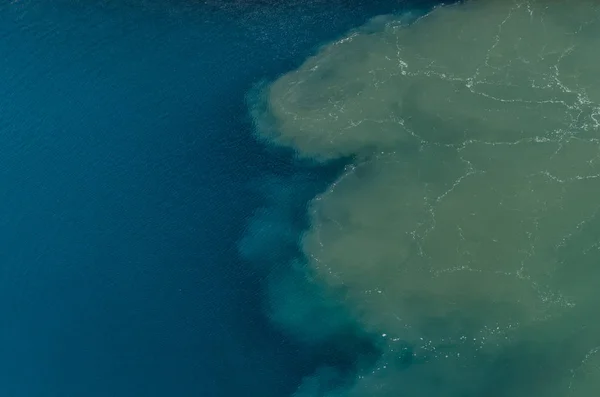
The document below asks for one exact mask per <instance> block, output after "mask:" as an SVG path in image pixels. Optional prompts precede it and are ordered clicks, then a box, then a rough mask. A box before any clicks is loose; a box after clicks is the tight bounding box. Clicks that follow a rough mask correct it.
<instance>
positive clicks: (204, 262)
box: [0, 0, 405, 397]
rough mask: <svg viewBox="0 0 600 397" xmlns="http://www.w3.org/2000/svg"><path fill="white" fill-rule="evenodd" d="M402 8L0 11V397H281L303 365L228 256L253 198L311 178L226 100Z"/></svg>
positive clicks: (309, 186) (175, 6)
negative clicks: (267, 183)
mask: <svg viewBox="0 0 600 397" xmlns="http://www.w3.org/2000/svg"><path fill="white" fill-rule="evenodd" d="M93 4H96V5H93ZM367 4H368V5H367ZM402 7H405V5H401V4H400V3H398V2H392V1H383V0H381V1H367V0H365V1H364V4H362V5H361V4H360V2H358V1H353V2H346V3H344V2H342V1H336V0H333V1H324V0H323V1H318V2H300V1H296V2H294V3H293V4H292V3H291V2H289V3H285V2H277V4H269V3H268V2H246V1H239V2H216V1H215V2H208V3H203V2H195V1H188V2H185V1H166V0H164V1H158V0H157V1H151V2H150V1H141V0H140V1H121V2H87V1H76V0H73V1H59V0H56V1H41V0H39V1H33V0H21V1H15V2H12V4H10V3H9V2H3V3H2V4H1V5H0V54H2V56H1V59H0V203H1V206H0V396H2V397H25V396H26V397H38V396H40V397H41V396H43V397H54V396H56V397H58V396H60V397H65V396H66V397H68V396H92V397H95V396H111V397H124V396H128V397H129V396H147V397H151V396H167V395H168V396H236V395H237V396H241V395H244V396H259V395H260V396H265V397H267V396H269V397H270V396H285V395H289V394H290V392H291V391H292V390H294V388H295V387H296V385H297V384H298V382H299V380H300V378H301V377H302V376H303V375H304V374H307V373H311V372H312V370H313V369H314V367H315V366H318V365H319V363H318V361H319V360H321V359H322V355H320V354H318V352H317V353H313V352H307V351H306V350H305V349H303V346H301V345H300V344H299V343H298V342H295V341H294V340H292V339H291V338H289V337H288V336H286V335H285V334H283V333H281V332H280V331H279V330H277V329H274V328H273V327H272V326H271V325H270V324H269V322H268V319H267V318H266V316H265V315H264V313H263V308H262V304H261V292H260V287H261V283H262V280H263V278H264V274H265V271H267V270H268V269H264V268H260V269H259V268H257V267H256V265H255V264H252V263H249V261H247V260H245V259H243V258H241V257H240V255H239V252H238V245H239V241H240V238H241V237H242V236H243V234H244V230H245V227H246V225H247V224H248V222H249V218H250V217H251V216H252V214H253V211H255V209H257V208H259V207H260V206H262V205H264V197H263V196H262V194H261V192H260V189H256V186H257V185H260V184H261V182H260V181H263V180H264V179H265V178H267V179H269V178H271V179H272V178H275V180H277V179H278V178H283V179H285V180H296V179H295V178H298V179H299V180H301V181H302V182H299V183H300V184H302V189H303V190H302V191H303V192H304V193H303V194H304V195H305V196H306V199H308V198H309V197H310V196H311V195H312V194H313V193H314V191H316V190H318V189H319V186H321V183H322V182H323V181H324V180H325V179H327V178H328V177H329V176H330V170H317V169H312V168H307V167H305V166H302V165H299V164H297V163H296V162H294V161H293V159H292V157H291V156H290V154H289V153H281V152H278V151H276V150H274V149H272V148H268V147H266V146H264V145H262V144H261V143H259V142H257V141H256V140H255V139H254V137H253V135H252V125H251V123H250V122H249V119H248V116H247V104H246V103H245V95H246V94H247V92H248V91H249V90H250V89H251V88H252V86H253V84H255V83H256V82H258V81H260V80H261V79H263V78H267V79H268V78H273V77H275V76H277V75H278V74H280V73H283V72H285V71H287V70H289V69H291V68H293V67H294V66H295V65H297V64H298V63H299V62H301V61H302V60H303V59H304V58H305V57H306V56H307V55H308V54H310V53H311V51H312V50H313V49H314V48H315V47H316V46H317V45H318V44H320V43H322V42H323V41H326V40H329V39H332V38H335V37H336V36H338V35H340V34H342V33H343V32H344V31H345V30H347V29H349V28H352V27H354V26H356V25H358V24H360V23H362V22H364V21H365V20H366V19H367V18H369V17H371V16H374V15H377V14H380V13H387V12H390V11H394V10H398V9H399V8H402ZM289 178H291V179H289ZM303 197H304V196H302V195H300V198H302V199H304V198H303ZM292 204H293V205H295V206H296V207H298V206H299V208H296V210H298V211H299V212H302V211H301V206H302V203H297V202H296V201H295V202H294V203H292ZM292 204H290V205H292ZM266 266H268V265H266Z"/></svg>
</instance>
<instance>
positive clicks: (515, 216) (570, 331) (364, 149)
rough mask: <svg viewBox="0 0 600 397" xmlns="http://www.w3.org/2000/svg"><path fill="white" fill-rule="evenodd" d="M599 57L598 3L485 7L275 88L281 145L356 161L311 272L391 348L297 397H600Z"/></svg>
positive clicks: (298, 74)
mask: <svg viewBox="0 0 600 397" xmlns="http://www.w3.org/2000/svg"><path fill="white" fill-rule="evenodd" d="M599 49H600V6H599V5H597V2H595V1H584V0H581V1H573V2H562V1H552V0H537V1H534V0H532V1H508V0H503V1H501V0H498V1H494V0H472V1H467V2H464V3H462V4H457V5H452V6H442V7H438V8H436V9H435V10H433V11H432V12H431V13H429V14H427V15H425V16H423V17H420V18H418V19H416V20H412V21H411V20H409V19H408V18H406V17H382V18H379V19H378V20H375V21H373V22H372V23H371V24H369V26H368V27H365V28H359V29H357V30H355V31H352V32H349V33H348V35H347V36H346V37H342V38H340V39H339V40H338V41H336V42H333V43H329V44H328V45H325V46H324V47H323V48H321V49H320V50H319V51H318V52H317V53H316V55H315V56H314V57H312V58H310V59H307V60H306V62H305V63H304V64H303V65H302V66H301V67H299V68H298V69H297V70H294V71H291V72H289V73H288V74H286V75H283V76H281V77H280V78H279V79H277V80H276V81H274V82H272V83H271V84H270V85H269V86H268V87H266V89H265V91H264V96H263V98H262V101H263V102H262V104H261V106H260V107H257V109H262V111H261V112H259V111H257V112H256V114H255V117H256V120H257V124H258V126H259V128H260V131H261V132H262V133H263V134H264V137H265V138H267V139H270V140H271V141H273V142H276V143H277V144H279V145H283V146H289V147H291V148H293V149H295V150H296V151H297V152H298V155H299V156H300V157H307V158H312V159H316V160H318V161H329V160H332V159H337V158H343V157H346V156H349V157H350V158H352V159H353V160H352V163H351V164H350V165H349V166H348V167H347V168H346V172H345V173H344V174H343V175H342V176H341V177H340V178H339V179H338V180H337V181H336V182H335V183H333V184H332V185H331V186H330V187H329V188H328V189H327V190H326V191H325V192H324V193H322V194H321V195H319V196H318V197H316V198H315V199H314V200H313V202H312V205H311V208H310V215H311V226H310V228H309V229H308V230H307V231H306V233H305V235H304V238H303V241H302V251H303V258H302V261H303V262H304V263H305V265H306V267H307V269H308V270H307V274H306V276H307V277H310V280H311V281H310V283H311V284H312V285H313V286H318V288H320V289H321V291H322V292H323V293H324V294H328V296H331V298H330V299H331V300H335V301H336V302H337V303H338V304H340V305H341V306H342V309H340V310H339V311H338V313H341V312H343V313H345V315H346V316H347V317H348V319H347V321H348V323H353V324H356V325H357V327H358V328H359V329H360V330H361V332H364V333H365V334H367V335H371V338H372V341H373V344H375V345H376V346H377V347H378V349H379V351H380V353H381V354H380V355H379V358H378V359H377V360H375V362H374V363H373V362H372V361H369V362H367V363H365V364H364V365H359V368H358V370H357V372H356V373H355V374H354V376H353V377H352V379H350V380H348V381H347V382H345V383H344V385H343V386H340V387H337V388H335V389H334V390H328V391H325V392H323V390H322V389H320V388H319V387H318V384H319V378H320V376H321V375H320V374H315V376H314V377H313V378H308V379H307V380H306V382H305V386H304V387H302V388H301V389H300V390H299V391H298V393H297V396H321V395H325V396H328V397H330V396H348V397H359V396H360V397H363V396H364V397H371V396H373V397H380V396H381V397H383V396H424V397H425V396H427V397H430V396H448V397H465V396H477V397H492V396H502V397H504V396H511V397H520V396H523V397H524V396H531V397H538V396H539V397H566V396H574V397H592V396H596V395H598V393H599V392H600V319H599V318H598V306H599V302H600V299H599V298H600V290H599V289H598V285H600V214H599V209H600V73H599V72H600V50H599ZM287 310H288V312H293V310H291V309H290V308H289V307H288V308H287ZM290 317H292V315H290ZM282 321H285V320H282ZM319 324H321V323H319ZM321 326H322V324H321ZM304 328H305V329H303V330H302V332H304V333H305V334H310V333H317V332H322V330H319V331H317V330H315V329H312V328H311V324H306V325H305V326H304Z"/></svg>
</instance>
